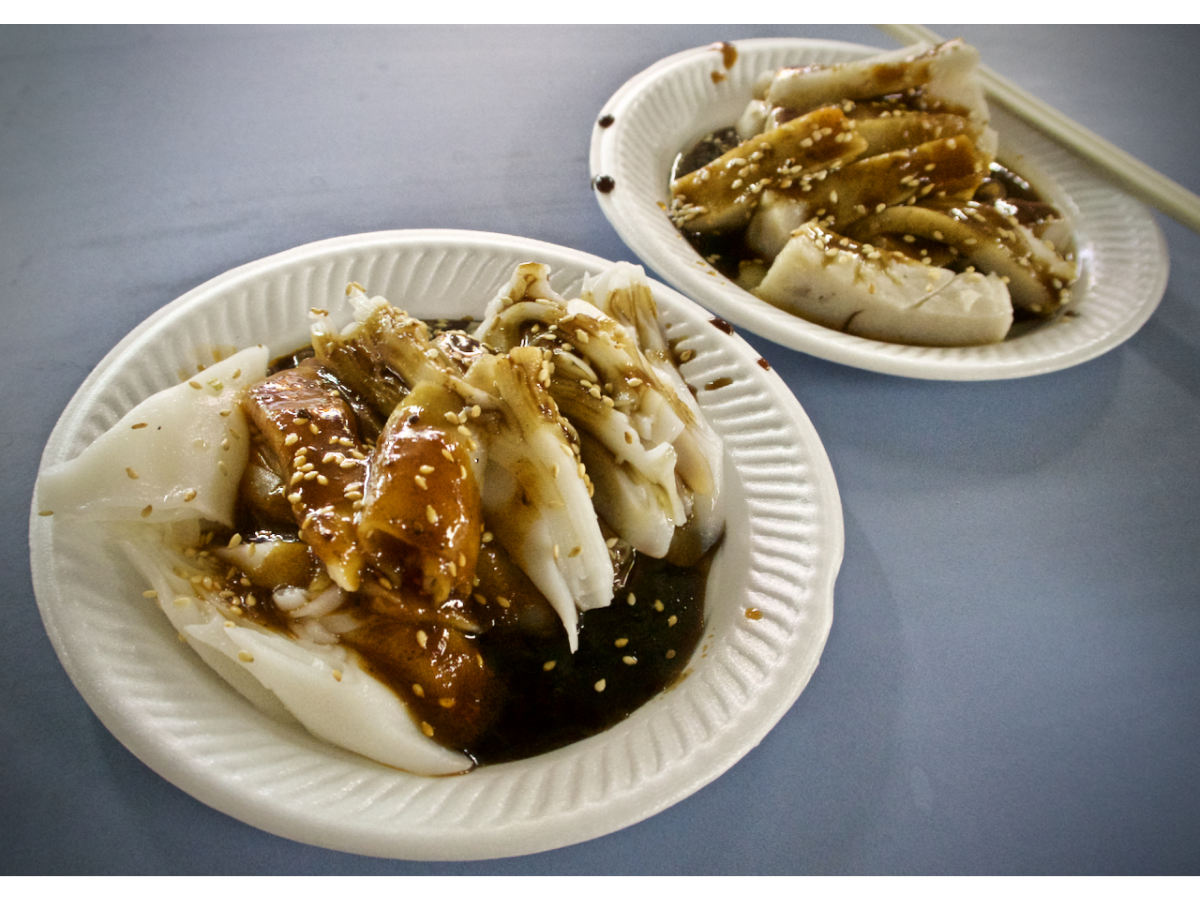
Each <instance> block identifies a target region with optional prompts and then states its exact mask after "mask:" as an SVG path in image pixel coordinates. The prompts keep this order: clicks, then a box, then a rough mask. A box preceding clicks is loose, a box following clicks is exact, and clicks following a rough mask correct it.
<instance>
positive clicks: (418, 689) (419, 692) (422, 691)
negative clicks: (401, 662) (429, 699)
mask: <svg viewBox="0 0 1200 900" xmlns="http://www.w3.org/2000/svg"><path fill="white" fill-rule="evenodd" d="M412 692H413V693H414V694H416V695H417V696H418V697H424V696H425V688H423V687H421V686H420V685H419V684H414V685H413V686H412Z"/></svg>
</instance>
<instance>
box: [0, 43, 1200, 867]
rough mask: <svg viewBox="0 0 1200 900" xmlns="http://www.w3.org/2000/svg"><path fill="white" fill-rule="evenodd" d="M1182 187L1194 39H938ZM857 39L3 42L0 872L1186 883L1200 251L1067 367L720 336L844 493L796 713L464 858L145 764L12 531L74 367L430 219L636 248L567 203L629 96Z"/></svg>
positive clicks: (1174, 261) (1198, 674)
mask: <svg viewBox="0 0 1200 900" xmlns="http://www.w3.org/2000/svg"><path fill="white" fill-rule="evenodd" d="M934 27H935V28H936V29H937V30H938V31H939V32H941V33H943V34H947V35H962V36H964V37H966V38H967V39H968V40H970V41H972V42H973V43H975V44H976V45H977V46H978V47H980V49H981V51H982V53H983V55H984V59H985V61H986V62H988V63H989V64H990V65H991V66H992V67H993V68H994V69H996V70H998V71H999V72H1000V73H1002V74H1005V75H1007V76H1008V77H1010V78H1012V79H1013V80H1015V81H1016V82H1017V83H1018V84H1020V85H1022V86H1024V87H1025V88H1027V89H1029V90H1031V91H1032V92H1033V93H1035V94H1036V95H1038V96H1040V97H1041V98H1043V99H1044V100H1046V101H1047V102H1049V103H1050V104H1052V105H1053V106H1055V107H1057V108H1058V109H1060V110H1062V111H1063V112H1064V113H1066V114H1067V115H1069V116H1071V117H1073V118H1075V119H1076V120H1077V121H1079V122H1081V123H1082V124H1084V125H1086V126H1087V127H1089V128H1091V129H1093V130H1094V131H1096V132H1098V133H1100V134H1101V135H1104V136H1105V137H1107V138H1109V139H1110V140H1111V141H1113V142H1114V143H1116V144H1118V145H1120V146H1121V147H1122V148H1124V149H1125V150H1127V151H1129V152H1130V153H1132V154H1134V155H1135V156H1137V157H1139V158H1140V159H1142V160H1144V161H1145V162H1147V163H1148V164H1150V165H1151V166H1153V167H1155V168H1157V169H1159V170H1160V171H1162V172H1164V173H1165V174H1167V175H1168V176H1170V177H1171V178H1174V179H1175V180H1177V181H1178V182H1180V183H1181V184H1183V185H1185V186H1187V187H1188V188H1190V189H1191V190H1193V191H1200V174H1198V170H1197V167H1196V160H1197V155H1198V153H1197V151H1198V150H1200V125H1198V124H1197V122H1200V116H1198V113H1200V103H1198V102H1197V99H1196V93H1195V86H1196V85H1197V84H1200V29H1197V28H1194V27H1170V28H1149V27H1128V28H1126V27H1122V28H1117V27H1078V26H1075V27H1054V28H1043V27H1036V28H1029V27H1020V28H1016V27H983V26H955V25H944V26H934ZM772 35H792V36H804V37H821V38H833V39H840V40H849V41H855V42H861V43H874V44H876V45H878V46H881V47H892V46H895V44H894V42H893V41H892V40H891V39H889V38H887V37H885V36H883V35H882V34H880V33H878V32H876V31H874V30H873V29H871V28H870V27H868V26H846V27H835V26H820V27H816V26H814V27H809V26H798V25H791V26H708V25H705V26H676V27H554V28H550V27H524V26H523V27H504V28H492V27H487V28H485V27H463V28H454V27H447V28H401V27H392V28H233V29H222V28H208V27H205V28H144V27H140V28H19V27H5V28H0V316H2V321H3V326H2V327H0V372H2V375H0V383H2V384H3V385H4V389H3V392H2V394H0V396H2V399H0V404H2V407H0V409H2V416H0V418H2V421H3V423H4V424H3V431H2V432H0V446H2V447H3V449H4V452H5V458H6V459H7V460H9V462H10V463H11V464H12V465H11V468H10V470H9V473H8V476H7V477H6V478H5V479H4V481H3V482H2V483H0V502H2V503H3V511H4V515H5V517H6V518H8V519H9V521H12V522H13V523H14V529H15V533H16V536H15V537H14V540H13V541H12V542H11V543H8V544H4V545H2V546H0V566H2V569H3V571H7V572H9V573H10V574H11V575H12V576H13V580H12V581H11V582H8V587H7V588H6V589H5V591H4V594H3V601H2V602H3V608H4V617H5V620H6V622H7V623H8V625H7V629H8V631H7V634H8V639H7V640H6V641H4V642H3V645H2V649H0V874H17V873H32V874H49V873H92V874H98V873H180V874H184V873H296V874H307V873H364V874H368V873H373V874H387V873H392V874H429V873H470V874H483V873H560V874H568V873H572V874H573V873H580V874H588V873H644V874H657V873H663V874H670V873H687V874H699V873H722V874H724V873H729V874H733V873H782V874H809V873H1181V872H1182V873H1196V872H1197V871H1200V851H1198V850H1197V848H1198V847H1200V291H1198V289H1197V287H1196V286H1197V284H1200V237H1198V236H1197V235H1195V234H1192V233H1190V232H1188V231H1187V230H1185V229H1184V228H1182V227H1181V226H1178V225H1176V224H1175V223H1173V222H1172V221H1170V220H1168V219H1166V218H1165V217H1161V216H1159V217H1158V220H1159V222H1160V224H1161V227H1162V230H1163V232H1164V234H1165V235H1166V238H1167V243H1168V245H1169V248H1170V253H1171V278H1170V283H1169V285H1168V287H1167V291H1166V296H1165V298H1164V299H1163V302H1162V305H1161V307H1160V308H1159V310H1158V311H1157V313H1156V314H1155V315H1154V317H1153V318H1152V319H1151V320H1150V321H1149V322H1148V323H1147V324H1146V325H1145V326H1144V327H1143V328H1142V329H1141V331H1140V332H1139V333H1138V334H1137V335H1135V336H1134V337H1133V338H1132V339H1131V340H1129V341H1128V342H1127V343H1126V344H1124V345H1123V346H1121V347H1119V348H1117V349H1116V350H1113V351H1112V352H1110V353H1108V354H1107V355H1105V356H1103V357H1101V358H1099V359H1096V360H1093V361H1091V362H1088V363H1086V364H1083V365H1080V366H1077V367H1075V368H1073V369H1070V370H1067V371H1063V372H1058V373H1054V374H1049V375H1043V376H1038V377H1034V378H1027V379H1018V380H1013V381H1000V382H991V383H971V384H958V383H946V382H925V381H917V380H909V379H903V378H896V377H891V376H885V375H879V374H874V373H870V372H865V371H859V370H857V369H853V368H848V367H845V366H841V365H837V364H833V363H829V362H824V361H822V360H818V359H814V358H811V357H807V356H805V355H803V354H800V353H797V352H794V351H791V350H788V349H784V348H781V347H778V346H775V345H773V344H771V343H770V342H768V341H766V340H763V339H760V338H757V337H755V336H753V335H747V337H748V339H749V340H750V341H751V343H753V344H754V346H755V347H756V348H758V349H759V350H760V352H761V353H762V354H763V355H764V356H765V357H766V358H767V359H768V360H769V361H770V363H771V365H772V366H773V367H774V369H775V371H777V372H778V373H779V374H780V375H782V376H783V378H784V379H785V380H786V381H787V383H788V384H789V386H790V387H791V388H792V389H793V390H794V392H795V394H796V396H797V397H798V398H799V400H800V402H801V404H802V405H803V406H804V408H805V409H806V410H807V412H808V414H809V416H810V417H811V419H812V420H813V423H814V424H815V426H816V428H817V430H818V432H819V433H820V434H821V437H822V439H823V441H824V444H825V447H826V448H827V450H828V453H829V456H830V459H831V460H832V463H833V467H834V470H835V472H836V474H837V477H838V482H839V486H840V490H841V495H842V501H843V504H844V510H845V526H846V554H845V562H844V564H843V566H842V570H841V574H840V576H839V579H838V582H837V589H836V601H835V616H834V625H833V630H832V633H831V635H830V638H829V643H828V646H827V648H826V651H825V655H824V658H823V660H822V662H821V665H820V667H819V668H818V670H817V672H816V674H815V676H814V677H813V679H812V682H811V683H810V685H809V686H808V688H807V690H806V691H805V692H804V693H803V694H802V695H801V697H800V699H799V700H798V701H797V703H796V704H795V705H794V707H793V708H792V709H791V710H790V712H788V714H787V715H785V716H784V718H783V720H782V721H781V722H780V723H779V724H778V726H777V727H776V728H775V729H774V730H773V731H772V732H771V733H770V734H769V735H768V736H767V738H766V739H765V740H764V741H763V742H762V744H761V745H760V746H758V747H757V748H755V749H754V750H752V751H751V752H750V753H749V754H748V755H747V756H746V757H745V758H744V759H743V760H742V761H741V762H739V763H738V764H737V765H736V766H734V767H733V769H731V770H730V771H729V772H728V773H726V774H725V775H723V776H722V777H721V778H719V779H717V780H716V781H715V782H713V783H712V784H710V785H709V786H707V787H705V788H703V789H702V790H700V791H699V792H698V793H696V794H694V795H693V796H691V797H690V798H688V799H686V800H684V801H683V802H681V803H679V804H678V805H676V806H674V807H672V808H670V809H668V810H666V811H665V812H662V813H660V814H659V815H657V816H654V817H652V818H650V819H648V820H647V821H644V822H642V823H640V824H638V825H636V826H633V827H631V828H628V829H625V830H624V831H621V832H618V833H616V834H612V835H609V836H607V837H603V838H600V839H597V840H593V841H590V842H587V843H585V844H582V845H578V846H574V847H568V848H564V849H561V850H556V851H552V852H548V853H543V854H539V855H535V856H530V857H523V858H515V859H508V860H498V861H491V862H475V863H436V864H435V863H416V862H405V861H395V860H381V859H373V858H368V857H363V856H355V855H352V854H343V853H337V852H332V851H328V850H321V849H316V848H312V847H308V846H305V845H302V844H298V843H294V842H291V841H288V840H284V839H282V838H278V837H275V836H273V835H270V834H266V833H264V832H261V831H258V830H256V829H254V828H252V827H250V826H248V825H245V824H242V823H241V822H239V821H237V820H235V819H232V818H230V817H227V816H225V815H224V814H222V813H218V812H216V811H214V810H212V809H210V808H208V807H207V806H205V805H203V804H201V803H200V802H198V801H196V800H194V799H193V798H192V797H190V796H188V795H187V794H185V793H183V792H182V791H180V790H178V789H177V788H175V787H174V786H172V785H171V784H169V783H168V782H166V781H164V780H163V779H161V778H160V777H158V776H157V775H155V774H154V773H153V772H152V771H150V770H149V769H148V768H147V767H146V766H145V765H143V764H142V763H141V762H140V761H139V760H138V759H136V758H135V757H134V756H133V755H132V754H131V753H130V752H128V751H127V750H126V749H125V748H124V747H123V746H121V745H120V744H119V743H118V742H117V741H116V740H115V739H114V738H113V737H112V736H111V735H110V734H109V733H108V732H107V731H106V730H105V729H104V727H103V726H102V725H101V724H100V723H99V721H98V720H97V719H96V718H95V716H94V715H93V714H92V713H91V711H90V710H89V709H88V707H87V706H86V704H85V703H84V702H83V700H82V699H81V698H80V696H79V694H78V693H77V692H76V691H75V689H74V688H73V687H72V685H71V683H70V681H69V680H68V678H67V676H66V674H65V672H64V671H63V669H62V667H61V666H60V664H59V662H58V659H57V658H56V656H55V654H54V651H53V649H52V648H51V645H50V643H49V641H48V639H47V637H46V634H45V631H44V630H43V627H42V623H41V620H40V618H39V616H38V612H37V608H36V605H35V601H34V595H33V589H32V584H31V578H30V568H29V557H28V546H27V540H26V536H27V521H28V513H29V504H30V498H31V496H32V491H33V482H34V477H35V473H36V470H37V465H38V460H39V457H40V454H41V450H42V447H43V445H44V443H45V441H46V439H47V437H48V435H49V433H50V431H51V429H52V428H53V426H54V423H55V421H56V419H57V418H58V416H59V414H60V413H61V411H62V409H63V407H64V406H65V405H66V403H67V401H68V400H69V399H70V397H71V395H72V394H73V393H74V392H75V390H76V389H77V388H78V386H79V384H80V382H81V381H82V380H83V378H84V377H85V376H86V374H87V373H88V371H89V370H90V369H91V368H92V366H94V365H95V364H96V363H97V362H98V361H99V360H100V359H101V358H102V357H103V356H104V354H105V353H106V352H107V351H108V350H109V349H110V348H111V347H112V346H113V345H114V344H115V343H116V342H117V341H118V340H119V339H120V338H121V337H122V336H123V335H124V334H125V333H126V332H128V331H129V330H130V329H132V328H133V327H134V326H135V325H137V324H138V323H139V322H140V321H141V320H142V319H144V318H145V317H146V316H148V315H150V314H151V313H152V312H154V311H155V310H156V309H158V308H159V307H161V306H162V305H163V304H165V303H167V302H168V301H170V300H172V299H174V298H175V297H177V296H179V295H181V294H183V293H184V292H186V291H187V290H189V289H190V288H192V287H194V286H196V285H198V284H200V283H202V282H204V281H205V280H207V279H209V278H211V277H213V276H215V275H217V274H219V273H221V272H223V271H225V270H227V269H229V268H231V267H234V266H236V265H239V264H241V263H244V262H248V261H250V260H254V259H257V258H259V257H262V256H265V255H269V254H271V253H274V252H277V251H280V250H284V249H287V248H289V247H292V246H295V245H299V244H303V243H306V242H309V241H313V240H317V239H321V238H326V237H332V236H336V235H342V234H350V233H355V232H365V231H375V230H380V229H392V228H416V227H452V228H466V229H478V230H485V231H497V232H507V233H512V234H518V235H525V236H528V237H533V238H539V239H543V240H547V241H551V242H554V243H560V244H564V245H567V246H570V247H573V248H577V249H580V250H584V251H588V252H591V253H595V254H597V255H599V256H603V257H606V258H609V259H625V258H630V257H631V256H632V254H631V253H630V252H629V251H628V250H627V249H626V248H625V247H624V245H623V244H622V243H621V241H620V240H619V239H618V237H617V236H616V234H615V232H614V231H613V230H612V228H611V227H610V226H609V224H608V222H607V221H606V220H605V218H604V217H603V215H602V214H601V212H600V210H599V208H598V207H597V205H596V203H595V200H594V198H593V196H592V194H591V191H590V189H589V185H588V167H587V152H588V141H589V136H590V133H591V127H592V122H593V119H594V117H595V115H596V113H597V111H598V110H599V109H600V107H601V105H602V104H603V103H604V101H605V100H606V99H607V98H608V97H609V96H610V95H611V94H612V93H613V92H614V91H615V90H616V89H617V88H618V87H620V85H621V84H622V83H623V82H624V81H625V80H626V79H627V78H629V77H630V76H631V75H633V74H634V73H636V72H638V71H640V70H641V69H643V68H645V67H646V66H648V65H649V64H651V63H652V62H654V61H655V60H656V59H658V58H660V57H662V56H664V55H667V54H669V53H673V52H676V51H678V50H683V49H687V48H690V47H694V46H700V45H704V44H708V43H710V42H713V41H716V40H736V39H738V38H743V37H754V36H772Z"/></svg>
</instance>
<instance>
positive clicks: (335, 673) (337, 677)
mask: <svg viewBox="0 0 1200 900" xmlns="http://www.w3.org/2000/svg"><path fill="white" fill-rule="evenodd" d="M333 680H334V681H341V680H342V673H341V670H340V669H334V670H333Z"/></svg>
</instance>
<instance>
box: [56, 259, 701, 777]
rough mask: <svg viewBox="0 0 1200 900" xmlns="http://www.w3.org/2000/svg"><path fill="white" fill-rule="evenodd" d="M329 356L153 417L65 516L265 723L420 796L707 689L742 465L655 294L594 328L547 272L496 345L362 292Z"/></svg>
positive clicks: (147, 413)
mask: <svg viewBox="0 0 1200 900" xmlns="http://www.w3.org/2000/svg"><path fill="white" fill-rule="evenodd" d="M346 320H348V324H342V323H343V322H345V321H346ZM311 336H312V342H311V345H309V346H307V347H305V348H302V349H301V350H299V351H296V352H295V353H292V354H289V355H288V356H286V357H283V358H281V359H278V360H275V361H274V362H271V361H269V359H268V352H267V350H266V349H265V348H263V347H251V348H247V349H244V350H241V351H240V352H237V353H236V354H234V355H233V356H231V357H229V358H227V359H224V360H221V361H219V362H217V363H216V364H214V365H212V366H209V367H208V368H206V369H204V370H203V371H202V372H200V373H199V374H197V375H196V376H194V377H192V378H189V379H187V380H185V381H184V382H183V383H181V384H179V385H176V386H174V387H171V388H168V389H166V390H164V391H161V392H159V393H156V394H153V395H152V396H151V397H149V398H148V399H146V400H144V401H142V402H141V403H140V404H138V405H137V406H136V407H135V408H134V409H133V410H131V411H130V412H129V413H128V414H127V415H125V416H124V417H123V418H122V419H121V420H120V421H119V422H117V424H116V425H114V426H113V427H112V428H111V429H110V430H109V431H107V432H105V433H104V434H102V435H101V436H100V437H99V438H97V439H96V440H95V441H94V442H93V443H92V444H91V445H89V446H88V447H87V448H85V450H84V451H83V452H82V453H81V454H80V455H79V456H77V457H76V458H75V459H73V460H71V461H69V462H66V463H63V464H60V465H58V466H55V467H52V468H49V469H47V470H46V471H45V472H43V473H42V475H41V477H40V478H39V483H38V503H39V506H40V508H41V509H42V510H43V511H44V512H45V513H48V514H51V515H53V516H54V517H55V521H56V522H62V523H63V527H72V522H76V523H84V524H85V526H86V527H95V525H94V524H92V523H100V524H101V527H102V528H103V529H105V530H106V533H107V534H108V535H109V536H110V537H111V538H112V539H113V540H114V541H115V542H117V543H118V544H119V545H120V546H121V548H122V549H123V550H124V552H125V553H126V555H127V556H128V558H129V560H130V561H131V563H132V564H133V565H134V566H135V567H136V569H137V570H138V571H139V572H140V573H141V574H142V575H143V576H144V577H145V579H146V580H147V581H148V582H149V585H150V587H151V588H152V590H151V591H149V592H148V595H149V596H153V597H154V598H155V599H156V600H157V602H158V604H159V605H160V606H161V608H162V610H163V611H164V613H165V614H166V616H167V618H168V619H169V620H170V622H171V624H172V625H173V626H174V627H175V629H176V630H177V631H178V632H179V634H180V636H181V637H182V638H183V639H184V640H185V641H186V642H187V643H188V644H189V645H191V646H192V647H193V648H194V649H195V650H196V651H197V653H198V654H199V655H200V656H201V657H202V658H203V659H204V660H205V661H206V662H207V663H208V664H209V665H210V666H211V667H212V668H213V669H215V670H216V671H217V672H218V673H219V674H220V675H221V676H222V677H224V678H225V679H226V680H227V681H229V682H230V683H231V684H233V685H234V686H235V687H236V688H237V689H238V690H239V691H241V692H242V693H243V694H244V695H245V696H246V697H247V698H249V699H250V700H251V701H253V702H254V703H255V704H257V705H258V706H259V707H260V708H261V709H263V710H264V711H266V712H268V713H270V714H272V715H275V716H278V717H280V718H292V719H295V720H299V721H300V722H301V723H302V724H303V725H304V726H305V727H306V728H308V730H309V731H310V732H312V733H313V734H314V735H316V736H317V737H319V738H322V739H324V740H326V741H329V742H330V743H333V744H336V745H338V746H340V747H343V748H345V749H348V750H351V751H354V752H356V753H360V754H362V755H364V756H367V757H370V758H372V759H375V760H377V761H379V762H382V763H385V764H387V765H390V766H394V767H397V768H401V769H405V770H408V771H411V772H414V773H417V774H423V775H441V774H454V773H459V772H463V771H466V770H468V769H470V768H471V767H472V766H474V765H476V764H480V763H489V762H500V761H506V760H511V759H518V758H522V757H526V756H530V755H534V754H536V753H540V752H544V751H546V750H550V749H554V748H556V747H559V746H563V745H565V744H568V743H570V742H572V741H575V740H578V739H580V738H583V737H586V736H588V735H590V734H594V733H596V732H598V731H600V730H603V729H604V728H606V727H608V726H610V725H612V724H614V723H615V722H617V721H619V720H620V719H622V718H624V717H625V716H627V715H629V713H631V712H632V711H633V710H634V709H636V708H637V707H638V706H639V705H641V704H642V703H644V702H645V701H646V700H648V699H650V698H651V697H652V696H654V695H655V694H657V693H659V692H661V691H662V690H663V689H664V688H666V687H667V686H669V684H670V683H671V682H672V681H673V680H674V679H676V678H678V677H679V676H680V674H681V673H682V672H683V670H684V668H685V666H686V665H687V662H688V659H689V658H690V656H691V653H692V650H693V649H694V647H695V645H696V643H697V642H698V640H699V637H700V635H701V633H702V629H703V622H704V610H703V604H704V584H705V575H706V572H707V565H708V563H709V561H710V559H711V555H712V552H713V550H714V548H715V547H716V545H717V544H718V542H719V540H720V537H721V534H722V532H723V528H724V516H723V512H722V499H723V488H722V465H723V453H722V443H721V439H720V437H719V436H718V435H717V434H716V433H715V432H714V431H713V429H712V428H711V427H710V426H709V425H708V423H707V422H706V421H705V419H704V416H703V414H702V412H701V410H700V408H699V406H698V405H697V403H696V401H695V399H694V397H693V394H692V393H691V391H690V390H689V388H688V385H687V383H686V382H685V381H684V379H683V377H682V375H681V374H680V371H679V368H678V366H677V364H676V359H677V357H676V348H675V347H674V346H673V345H672V343H671V342H670V341H669V340H668V338H667V331H666V328H665V326H664V323H662V322H661V321H660V319H659V317H658V311H657V307H656V305H655V302H654V298H653V296H652V294H651V291H650V287H649V284H648V283H647V282H646V280H645V277H644V275H643V273H642V271H641V269H640V268H637V267H634V266H630V265H628V264H616V265H614V266H612V267H611V268H610V269H608V270H607V271H604V272H602V273H600V274H599V275H597V276H595V277H592V278H588V279H585V281H584V284H583V288H582V290H581V292H580V296H578V297H575V298H571V299H568V298H565V297H563V296H561V295H559V294H558V293H557V292H556V291H555V290H554V288H553V287H552V286H551V283H550V271H549V269H548V267H546V266H544V265H540V264H537V263H526V264H523V265H521V266H519V267H517V269H516V271H515V272H514V274H513V276H512V279H511V280H510V282H509V283H508V284H506V285H505V286H504V287H503V289H502V290H501V291H500V292H499V293H498V294H497V296H496V297H495V298H494V299H493V300H492V301H491V302H490V303H489V304H487V306H486V309H485V311H484V315H483V318H482V320H481V321H477V322H472V323H468V322H457V323H433V324H431V323H426V322H423V321H420V320H417V319H414V318H412V317H411V316H409V315H407V314H406V313H405V312H403V311H402V310H400V309H398V308H397V307H394V306H392V305H391V304H390V303H388V301H386V300H385V299H383V298H381V297H368V296H367V294H366V293H365V292H364V291H363V290H362V289H361V288H359V287H358V286H357V285H352V286H351V288H350V289H348V291H347V297H346V299H345V303H344V310H343V312H342V314H340V315H339V314H337V313H335V312H332V311H329V310H313V324H312V328H311Z"/></svg>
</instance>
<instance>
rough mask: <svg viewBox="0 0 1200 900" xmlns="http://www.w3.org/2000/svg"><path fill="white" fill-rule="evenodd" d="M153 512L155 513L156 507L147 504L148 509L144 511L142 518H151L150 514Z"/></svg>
mask: <svg viewBox="0 0 1200 900" xmlns="http://www.w3.org/2000/svg"><path fill="white" fill-rule="evenodd" d="M152 512H154V507H153V506H151V505H150V504H147V505H146V508H145V509H143V510H142V518H143V519H147V518H149V517H150V513H152Z"/></svg>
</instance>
